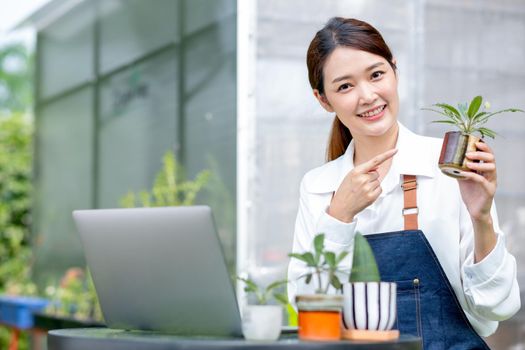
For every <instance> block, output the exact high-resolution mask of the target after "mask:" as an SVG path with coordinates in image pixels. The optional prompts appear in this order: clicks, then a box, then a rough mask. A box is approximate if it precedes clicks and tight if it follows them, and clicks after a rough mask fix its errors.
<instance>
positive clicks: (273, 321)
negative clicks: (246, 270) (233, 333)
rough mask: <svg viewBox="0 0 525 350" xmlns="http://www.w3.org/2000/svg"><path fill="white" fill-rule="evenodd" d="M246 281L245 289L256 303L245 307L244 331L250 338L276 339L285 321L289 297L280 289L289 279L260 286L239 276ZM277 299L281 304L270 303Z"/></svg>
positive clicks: (245, 335)
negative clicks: (280, 291) (284, 316)
mask: <svg viewBox="0 0 525 350" xmlns="http://www.w3.org/2000/svg"><path fill="white" fill-rule="evenodd" d="M237 279H238V280H240V281H242V282H244V285H245V286H244V291H245V292H246V293H248V295H250V296H252V297H254V298H255V301H256V304H255V305H247V306H245V307H244V309H243V315H242V316H243V317H242V332H243V334H244V337H245V338H246V339H248V340H276V339H277V338H279V335H280V334H281V326H282V323H283V308H282V306H281V305H284V306H286V305H287V304H288V298H287V297H286V295H285V294H284V293H279V292H278V289H279V287H281V286H284V285H286V284H287V283H288V281H287V280H281V281H276V282H273V283H271V284H269V285H268V286H267V287H266V288H262V287H260V286H258V285H257V284H256V283H255V282H254V281H252V280H251V279H248V278H242V277H237ZM271 299H275V300H276V301H277V302H278V303H279V304H281V305H271V304H269V302H270V300H271Z"/></svg>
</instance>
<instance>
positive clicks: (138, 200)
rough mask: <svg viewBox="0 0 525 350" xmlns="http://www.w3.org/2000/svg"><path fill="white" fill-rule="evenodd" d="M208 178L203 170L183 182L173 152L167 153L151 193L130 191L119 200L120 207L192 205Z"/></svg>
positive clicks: (206, 171)
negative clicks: (192, 178)
mask: <svg viewBox="0 0 525 350" xmlns="http://www.w3.org/2000/svg"><path fill="white" fill-rule="evenodd" d="M209 178H210V172H209V171H208V170H203V171H201V172H200V173H198V174H197V176H196V177H195V179H194V180H185V176H184V171H183V169H182V166H181V165H180V164H179V163H178V162H177V160H176V159H175V155H174V154H173V152H171V151H168V152H166V154H165V155H164V157H163V168H162V169H161V171H160V172H159V173H158V174H157V176H156V179H155V182H154V183H153V187H152V189H151V191H146V190H144V191H140V192H138V193H136V192H133V191H130V192H128V193H127V194H126V195H125V196H124V197H123V198H122V199H121V200H120V205H121V206H122V207H124V208H133V207H162V206H179V205H192V204H193V203H194V202H195V197H196V196H197V194H198V193H199V191H201V190H202V188H203V187H204V186H205V185H206V183H207V182H208V180H209Z"/></svg>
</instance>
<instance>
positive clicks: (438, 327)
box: [365, 175, 490, 350]
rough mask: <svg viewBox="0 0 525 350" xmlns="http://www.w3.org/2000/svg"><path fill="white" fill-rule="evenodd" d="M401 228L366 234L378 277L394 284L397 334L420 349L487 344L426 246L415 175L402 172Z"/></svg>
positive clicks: (460, 348)
mask: <svg viewBox="0 0 525 350" xmlns="http://www.w3.org/2000/svg"><path fill="white" fill-rule="evenodd" d="M402 187H403V190H404V194H405V195H404V198H405V203H404V209H403V215H404V218H405V230H404V231H399V232H387V233H379V234H373V235H366V236H365V237H366V238H367V239H368V242H369V243H370V246H371V247H372V250H373V251H374V254H375V257H376V260H377V264H378V267H379V272H380V274H381V280H383V281H389V282H396V283H397V314H398V321H397V322H398V323H397V325H398V329H399V331H400V333H402V334H403V333H405V334H413V335H417V336H419V337H421V338H422V339H423V347H424V349H425V350H437V349H440V350H441V349H443V350H445V349H446V350H451V349H458V350H469V349H490V348H489V347H488V346H487V344H486V343H485V342H484V341H483V339H482V338H481V337H480V336H479V335H478V334H477V333H476V331H475V330H474V329H473V328H472V325H471V324H470V322H469V320H468V319H467V317H466V316H465V313H464V312H463V309H462V308H461V305H460V304H459V301H458V299H457V297H456V294H455V293H454V290H453V289H452V286H451V285H450V282H449V281H448V279H447V276H446V275H445V272H444V271H443V268H442V267H441V265H440V263H439V261H438V259H437V257H436V255H435V254H434V251H433V250H432V247H431V246H430V244H429V242H428V241H427V239H426V238H425V235H424V234H423V232H422V231H420V230H419V229H418V224H417V213H418V210H417V202H416V188H417V182H416V177H415V176H413V175H404V180H403V185H402Z"/></svg>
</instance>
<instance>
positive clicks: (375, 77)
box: [372, 70, 385, 79]
mask: <svg viewBox="0 0 525 350" xmlns="http://www.w3.org/2000/svg"><path fill="white" fill-rule="evenodd" d="M383 74H385V72H383V71H380V70H378V71H376V72H374V73H372V79H379V78H381V77H382V76H383Z"/></svg>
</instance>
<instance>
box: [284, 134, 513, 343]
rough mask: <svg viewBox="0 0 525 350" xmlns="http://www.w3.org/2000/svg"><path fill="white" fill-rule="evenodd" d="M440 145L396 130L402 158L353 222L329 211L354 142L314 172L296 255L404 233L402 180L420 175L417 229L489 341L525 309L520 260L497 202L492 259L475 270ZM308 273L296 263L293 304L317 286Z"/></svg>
mask: <svg viewBox="0 0 525 350" xmlns="http://www.w3.org/2000/svg"><path fill="white" fill-rule="evenodd" d="M441 144H442V140H441V139H437V138H431V137H425V136H420V135H416V134H414V133H412V132H411V131H410V130H408V129H407V128H405V127H404V126H403V125H401V124H399V135H398V139H397V146H396V148H397V149H398V153H397V154H396V155H395V156H394V158H393V160H392V165H391V168H390V170H389V171H388V173H387V175H386V176H385V178H384V179H383V181H382V182H381V188H382V193H381V195H380V196H379V198H378V199H377V200H376V201H375V202H374V203H373V204H371V205H370V206H369V207H367V208H366V209H364V210H363V211H362V212H360V213H359V214H358V215H357V216H356V217H355V218H354V221H353V222H351V223H343V222H341V221H338V220H337V219H335V218H333V217H331V216H330V215H328V214H327V212H326V209H327V208H328V206H329V205H330V201H331V198H332V193H333V192H334V191H336V190H337V189H338V188H339V185H340V184H341V182H342V181H343V179H344V177H345V176H346V175H347V174H348V172H349V171H350V170H352V169H353V167H354V164H353V155H354V142H353V141H352V142H351V143H350V145H349V146H348V149H347V150H346V152H345V154H344V155H342V156H341V157H339V158H337V159H335V160H333V161H331V162H328V163H326V164H324V165H323V166H320V167H318V168H315V169H313V170H311V171H309V172H308V173H307V174H306V175H305V176H304V178H303V180H302V182H301V189H300V202H299V212H298V214H297V219H296V224H295V233H294V243H293V252H297V253H300V252H304V251H311V250H313V249H312V247H311V245H312V240H313V237H314V236H315V235H316V234H318V233H324V234H325V236H326V237H325V248H326V249H327V250H331V251H334V252H341V251H343V250H348V251H350V252H352V251H353V238H354V234H355V232H357V231H359V232H361V233H362V234H364V235H368V234H374V233H381V232H392V231H401V230H404V220H403V216H402V209H403V202H404V196H403V190H402V188H401V186H400V185H401V182H402V175H403V174H409V175H416V176H417V181H418V189H417V205H418V208H419V214H418V222H419V229H421V230H422V231H423V233H424V234H425V237H426V238H427V240H428V241H429V242H430V244H431V246H432V248H433V250H434V252H435V254H436V256H437V258H438V259H439V262H440V263H441V266H442V267H443V270H444V271H445V273H446V275H447V277H448V280H449V281H450V284H451V285H452V287H453V289H454V292H455V293H456V296H457V297H458V299H459V302H460V304H461V307H462V308H463V310H464V311H465V314H466V315H467V317H468V319H469V320H470V322H471V324H472V326H473V327H474V328H475V329H476V331H477V332H478V333H479V334H480V335H482V336H488V335H490V334H492V333H494V332H495V330H496V328H497V327H498V321H501V320H504V319H507V318H509V317H511V316H512V315H513V314H515V313H516V312H517V311H518V310H519V308H520V295H519V287H518V282H517V279H516V260H515V259H514V257H513V256H512V255H511V254H510V253H509V252H508V251H507V249H506V247H505V239H504V235H503V232H502V231H501V229H500V228H499V225H498V217H497V213H496V207H495V204H494V203H493V205H492V212H491V214H492V219H493V223H494V230H495V231H496V234H497V235H498V238H497V243H496V246H495V248H494V249H493V250H492V252H490V254H489V255H487V256H486V257H485V258H484V259H483V260H482V261H480V262H478V263H476V264H474V259H473V255H474V231H473V228H472V222H471V219H470V216H469V214H468V211H467V208H466V206H465V204H464V203H463V200H462V199H461V195H460V192H459V186H458V183H457V180H455V179H453V178H450V177H448V176H445V175H443V174H442V173H441V171H440V170H439V168H438V166H437V164H438V159H439V154H440V150H441ZM351 264H352V254H349V256H348V257H347V258H346V259H345V260H344V261H343V266H342V268H343V269H344V270H350V268H351ZM307 271H308V270H307V268H306V267H305V265H304V263H302V262H300V261H299V260H297V259H291V261H290V265H289V269H288V278H289V279H290V281H291V282H290V284H289V287H288V293H289V298H290V300H292V301H293V300H295V295H296V294H307V293H313V291H314V286H313V285H312V284H313V283H312V284H310V285H306V284H305V283H304V278H301V279H299V277H300V276H302V275H304V274H305V273H306V272H307ZM312 282H313V280H312Z"/></svg>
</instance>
